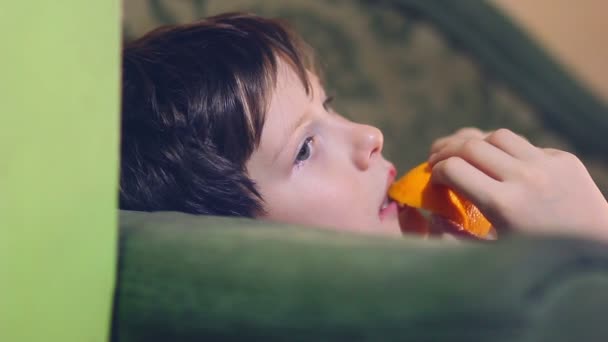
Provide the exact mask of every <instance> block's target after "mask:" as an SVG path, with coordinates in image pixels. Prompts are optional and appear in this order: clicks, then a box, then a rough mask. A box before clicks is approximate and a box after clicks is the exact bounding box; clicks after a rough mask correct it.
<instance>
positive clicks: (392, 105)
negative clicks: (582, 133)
mask: <svg viewBox="0 0 608 342" xmlns="http://www.w3.org/2000/svg"><path fill="white" fill-rule="evenodd" d="M227 11H247V12H253V13H256V14H260V15H263V16H271V17H280V18H284V19H287V20H288V21H289V22H290V23H291V24H292V25H293V26H294V27H295V28H296V30H297V31H298V32H299V33H300V34H301V35H302V36H303V37H304V38H305V40H306V41H307V42H308V43H310V44H311V45H312V46H313V47H314V48H315V50H316V52H317V59H318V61H319V62H320V65H321V67H322V68H323V72H324V79H325V82H326V88H327V91H328V93H330V94H333V95H334V96H335V97H336V100H335V101H334V107H335V108H336V109H337V110H338V111H339V112H341V113H342V114H343V115H345V116H347V117H350V118H351V119H353V120H356V121H360V122H366V123H370V124H373V125H376V126H378V127H379V128H380V129H382V131H383V132H384V135H385V150H384V154H385V156H386V157H387V159H389V160H391V161H393V162H394V163H395V165H396V166H397V168H398V170H399V172H404V171H405V170H407V169H408V168H410V167H412V166H414V165H416V164H418V163H420V162H421V161H423V160H424V159H425V158H426V157H427V153H428V148H429V146H430V144H431V142H432V141H433V140H434V139H436V138H438V137H440V136H442V135H446V134H449V133H451V132H453V131H454V130H456V129H458V128H460V127H463V126H476V127H479V128H481V129H485V130H491V129H495V128H498V127H507V128H510V129H512V130H514V131H516V132H518V133H520V134H523V135H524V136H526V137H528V138H529V139H530V140H531V141H532V142H533V143H535V144H537V145H539V146H546V147H555V148H561V149H565V150H570V151H572V148H571V146H570V144H569V143H568V141H567V140H566V139H564V138H562V137H560V136H559V135H557V134H556V133H555V132H552V131H550V130H548V129H546V128H545V127H543V124H542V122H541V120H540V119H539V118H538V115H537V113H535V108H533V107H532V106H530V105H529V104H528V103H526V102H525V101H523V100H522V99H521V97H520V96H518V94H516V93H514V92H513V91H512V90H510V89H509V88H508V87H507V86H506V85H505V84H503V83H501V80H499V79H494V78H493V77H492V76H491V74H489V73H486V72H484V70H483V69H482V68H481V67H480V66H479V65H478V64H476V62H475V60H473V59H472V58H471V57H470V56H469V55H468V54H467V52H466V51H463V50H461V49H459V47H458V46H455V44H452V43H451V42H450V41H448V40H447V39H446V38H445V36H444V35H443V34H442V32H440V31H438V30H437V28H436V27H434V26H433V25H432V24H431V23H429V22H427V21H425V20H424V19H423V18H420V17H419V16H417V15H415V14H414V13H412V14H411V15H409V14H407V13H405V14H404V13H396V12H394V11H393V10H392V9H390V8H388V7H387V6H386V5H372V4H369V3H367V2H364V1H348V0H316V1H306V0H291V1H285V0H264V1H261V0H231V1H225V0H224V1H222V0H207V1H205V0H181V1H163V0H128V1H126V2H125V17H124V25H125V36H126V39H131V38H134V37H138V36H140V35H141V34H143V33H145V32H146V31H148V30H150V29H152V28H154V27H157V26H159V25H162V24H165V23H177V22H189V21H193V20H196V19H199V18H202V17H205V16H208V15H214V14H218V13H222V12H227ZM584 162H585V164H586V165H587V167H588V168H589V169H590V171H591V173H592V175H593V176H594V179H595V180H596V182H598V184H600V187H601V188H602V190H603V191H604V194H606V193H608V163H607V162H606V160H599V159H598V158H595V159H592V158H587V159H585V160H584Z"/></svg>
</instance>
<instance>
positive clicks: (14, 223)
mask: <svg viewBox="0 0 608 342" xmlns="http://www.w3.org/2000/svg"><path fill="white" fill-rule="evenodd" d="M0 42H2V48H1V52H0V70H1V73H0V74H1V76H0V106H1V107H0V108H1V109H0V341H11V342H15V341H62V342H65V341H79V342H81V341H105V340H107V339H108V331H109V329H108V326H109V321H110V314H111V304H112V291H113V285H114V263H115V253H116V246H115V245H116V243H115V241H116V220H117V217H116V210H115V208H116V205H117V203H116V201H117V195H116V189H117V178H118V174H117V173H118V171H117V170H118V136H117V135H118V123H119V121H118V109H119V62H120V56H119V46H120V3H119V1H118V0H110V1H107V0H106V1H78V0H63V1H60V2H56V1H42V0H38V1H2V2H0Z"/></svg>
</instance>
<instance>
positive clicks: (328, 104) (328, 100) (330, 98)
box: [323, 96, 334, 112]
mask: <svg viewBox="0 0 608 342" xmlns="http://www.w3.org/2000/svg"><path fill="white" fill-rule="evenodd" d="M333 101H334V97H333V96H328V97H327V98H326V99H325V101H323V108H324V109H325V110H326V111H328V112H330V111H332V110H333V108H332V107H331V103H332V102H333Z"/></svg>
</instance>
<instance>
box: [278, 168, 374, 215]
mask: <svg viewBox="0 0 608 342" xmlns="http://www.w3.org/2000/svg"><path fill="white" fill-rule="evenodd" d="M300 176H304V175H300ZM349 180H350V181H349ZM352 180H353V178H352V177H343V176H342V175H339V176H338V175H333V174H332V173H329V172H324V173H320V174H317V175H316V176H313V175H311V174H308V175H306V177H294V178H293V179H292V180H291V181H290V182H289V183H287V184H284V185H283V186H280V187H279V188H278V189H277V190H278V191H275V192H274V194H273V195H272V197H269V198H267V204H268V206H269V209H270V210H269V218H270V219H274V220H278V221H283V222H291V223H299V224H308V225H321V226H344V225H349V224H350V225H352V224H353V223H352V222H350V221H353V220H355V219H356V217H357V215H355V214H356V213H361V212H362V210H361V209H363V206H362V205H361V203H360V201H361V198H360V197H359V196H357V193H358V191H357V184H355V183H356V182H352Z"/></svg>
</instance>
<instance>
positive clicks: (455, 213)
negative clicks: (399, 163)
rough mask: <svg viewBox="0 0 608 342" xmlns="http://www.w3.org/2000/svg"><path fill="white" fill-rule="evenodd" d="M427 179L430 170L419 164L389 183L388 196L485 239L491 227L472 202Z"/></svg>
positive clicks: (424, 164)
mask: <svg viewBox="0 0 608 342" xmlns="http://www.w3.org/2000/svg"><path fill="white" fill-rule="evenodd" d="M430 180H431V167H430V166H429V165H428V163H426V162H425V163H422V164H420V165H418V166H416V167H415V168H413V169H412V170H410V171H409V172H408V173H406V174H405V175H404V176H403V177H401V178H400V179H399V180H397V181H396V182H395V183H393V184H392V185H391V187H390V188H389V190H388V196H389V197H390V198H392V199H393V200H395V201H397V202H398V203H400V204H402V205H407V206H410V207H414V208H421V209H425V210H428V211H430V212H431V213H433V214H436V215H439V216H442V217H444V218H447V219H449V220H451V221H453V222H454V223H456V225H457V226H458V227H459V228H462V229H463V230H465V231H466V232H468V233H470V234H472V235H474V236H476V237H478V238H485V237H486V236H488V234H489V233H490V232H491V230H492V224H491V223H490V222H489V221H488V220H487V219H486V218H485V217H484V216H483V214H482V213H481V212H480V211H479V209H477V207H476V206H474V205H473V203H471V202H470V201H469V200H467V199H466V198H464V197H462V196H460V195H458V194H457V193H455V192H454V191H452V190H450V189H449V188H447V187H445V186H442V185H434V184H431V183H430Z"/></svg>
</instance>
